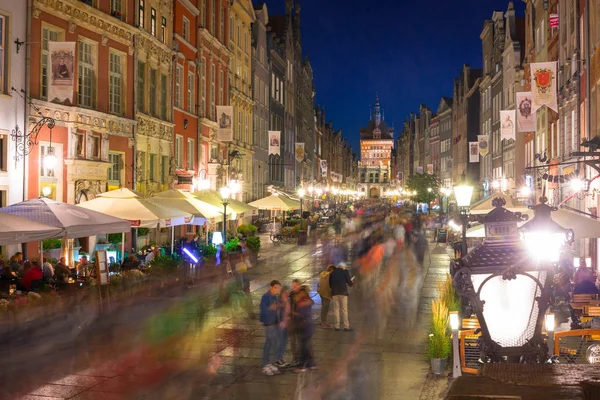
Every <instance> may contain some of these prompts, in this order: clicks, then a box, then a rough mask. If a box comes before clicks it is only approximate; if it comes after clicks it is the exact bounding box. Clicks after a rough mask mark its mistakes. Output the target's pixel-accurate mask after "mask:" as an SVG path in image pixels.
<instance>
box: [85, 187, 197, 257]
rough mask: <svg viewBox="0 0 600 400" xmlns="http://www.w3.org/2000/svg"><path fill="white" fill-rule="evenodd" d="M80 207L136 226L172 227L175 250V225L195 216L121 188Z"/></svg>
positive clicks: (190, 220) (122, 242) (190, 219)
mask: <svg viewBox="0 0 600 400" xmlns="http://www.w3.org/2000/svg"><path fill="white" fill-rule="evenodd" d="M79 207H83V208H87V209H88V210H94V211H98V212H102V213H105V214H108V215H112V216H113V217H117V218H121V219H124V220H126V221H129V222H131V224H132V226H133V227H136V228H156V227H157V226H160V227H161V228H164V227H168V226H170V227H171V251H173V240H174V231H173V227H174V226H179V225H185V224H189V223H191V222H192V220H193V218H194V216H193V215H192V214H190V213H187V212H185V211H181V210H178V209H176V208H172V207H168V206H166V205H157V204H154V203H151V202H149V201H148V200H145V199H142V198H140V197H139V196H138V194H136V193H135V192H134V191H132V190H130V189H127V188H121V189H116V190H111V191H110V192H105V193H102V194H100V195H99V197H97V198H95V199H93V200H90V201H86V202H85V203H82V204H79ZM121 251H122V252H123V253H122V254H125V252H124V251H125V238H123V240H122V241H121Z"/></svg>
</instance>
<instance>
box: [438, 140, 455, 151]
mask: <svg viewBox="0 0 600 400" xmlns="http://www.w3.org/2000/svg"><path fill="white" fill-rule="evenodd" d="M450 150H452V139H444V140H442V141H440V152H441V153H445V152H447V151H450Z"/></svg>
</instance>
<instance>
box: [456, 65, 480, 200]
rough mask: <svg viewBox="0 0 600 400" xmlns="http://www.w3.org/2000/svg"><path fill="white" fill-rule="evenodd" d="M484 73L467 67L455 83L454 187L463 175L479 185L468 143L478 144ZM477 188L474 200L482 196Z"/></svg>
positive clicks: (477, 168)
mask: <svg viewBox="0 0 600 400" xmlns="http://www.w3.org/2000/svg"><path fill="white" fill-rule="evenodd" d="M480 80H481V70H480V69H472V68H471V67H470V66H469V65H464V66H463V68H462V69H461V71H460V75H459V77H458V78H455V79H454V89H453V96H452V97H453V99H454V100H453V102H452V159H453V162H454V163H453V166H452V183H453V184H454V183H457V182H460V181H461V179H462V175H463V174H465V177H466V178H467V179H469V180H470V182H473V183H475V182H479V165H478V164H474V163H469V151H468V147H469V145H468V143H469V142H474V141H477V135H478V132H479V127H480V124H479V118H480V114H479V107H480V92H479V83H480ZM477 189H479V188H476V190H475V192H474V194H473V196H474V198H475V199H476V198H478V197H481V195H482V193H481V191H480V190H477Z"/></svg>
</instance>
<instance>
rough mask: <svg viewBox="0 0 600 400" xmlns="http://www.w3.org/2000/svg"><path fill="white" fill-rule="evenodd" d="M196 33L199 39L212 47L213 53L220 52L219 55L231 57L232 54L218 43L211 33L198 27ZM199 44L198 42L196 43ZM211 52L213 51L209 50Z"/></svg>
mask: <svg viewBox="0 0 600 400" xmlns="http://www.w3.org/2000/svg"><path fill="white" fill-rule="evenodd" d="M198 33H199V36H200V39H204V40H205V41H206V42H208V44H209V45H211V46H213V47H214V52H217V53H218V52H220V53H221V54H223V55H225V56H228V57H231V56H232V55H233V53H232V52H231V51H230V50H229V49H228V48H227V46H225V45H224V44H223V43H221V42H220V41H219V39H217V38H216V37H214V36H213V35H212V33H210V31H209V30H208V29H206V28H204V27H200V28H198ZM198 43H200V41H199V42H198ZM199 48H200V49H202V47H201V46H199ZM211 50H213V49H211Z"/></svg>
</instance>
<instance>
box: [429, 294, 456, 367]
mask: <svg viewBox="0 0 600 400" xmlns="http://www.w3.org/2000/svg"><path fill="white" fill-rule="evenodd" d="M431 312H432V315H431V317H432V324H431V333H430V334H429V342H428V343H427V356H428V357H429V360H430V362H431V371H432V372H433V373H434V374H436V375H442V374H443V373H444V371H445V370H446V361H447V359H448V356H450V353H451V352H452V342H451V339H450V332H449V327H448V318H449V317H448V307H446V305H445V304H444V302H443V301H442V300H441V299H436V300H432V301H431Z"/></svg>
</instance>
